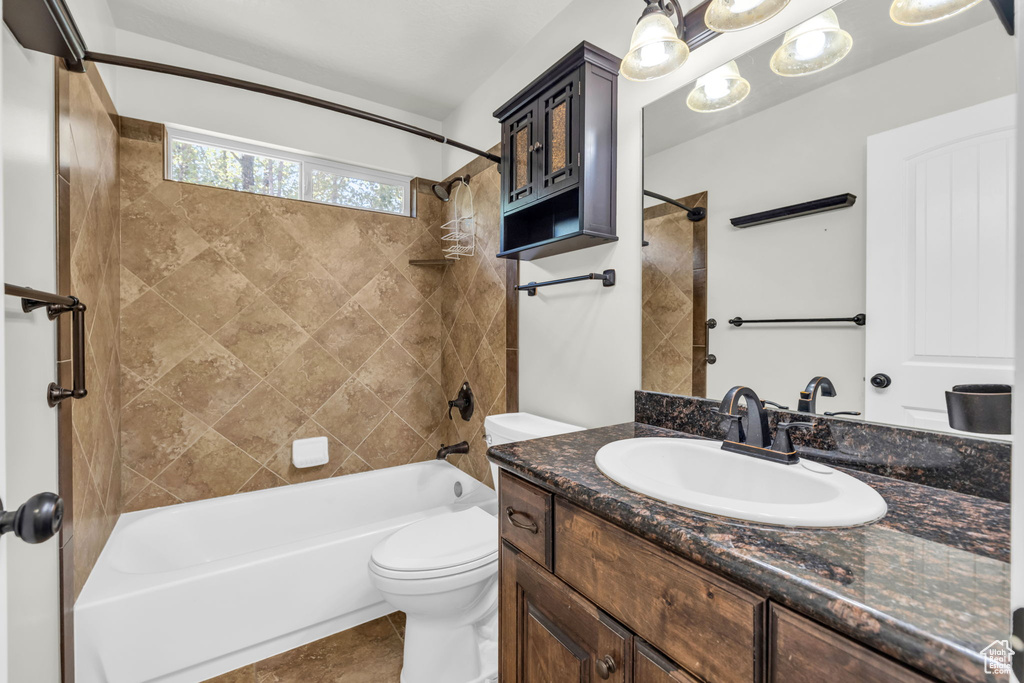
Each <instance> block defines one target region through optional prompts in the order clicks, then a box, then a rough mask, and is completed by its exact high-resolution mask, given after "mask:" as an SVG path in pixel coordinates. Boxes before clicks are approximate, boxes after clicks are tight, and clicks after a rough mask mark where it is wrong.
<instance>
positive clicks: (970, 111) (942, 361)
mask: <svg viewBox="0 0 1024 683" xmlns="http://www.w3.org/2000/svg"><path fill="white" fill-rule="evenodd" d="M1015 120H1016V97H1015V96H1013V95H1011V96H1008V97H1004V98H1000V99H998V100H993V101H991V102H986V103H984V104H980V105H977V106H974V107H969V108H967V109H961V110H959V111H955V112H952V113H950V114H945V115H942V116H938V117H935V118H933V119H927V120H925V121H920V122H918V123H913V124H911V125H909V126H904V127H902V128H897V129H895V130H891V131H887V132H885V133H880V134H878V135H873V136H871V137H869V138H868V164H867V169H868V177H867V328H866V337H867V338H866V343H867V348H866V358H865V363H866V365H865V369H866V373H865V374H866V377H865V381H866V382H868V386H867V388H866V400H865V417H866V419H868V420H871V421H876V422H888V423H894V424H902V425H907V426H911V427H917V428H922V429H940V430H945V431H951V430H950V427H949V423H948V421H947V417H946V404H945V393H944V392H945V391H946V390H948V389H949V388H951V387H952V386H953V385H954V384H977V383H997V384H1012V377H1013V343H1014V339H1013V321H1014V317H1013V315H1014V301H1013V299H1014V297H1013V283H1014V278H1013V271H1014V268H1013V259H1014V225H1015V220H1014V219H1015V215H1014V211H1015V191H1014V178H1015V148H1014V146H1015ZM878 373H882V374H885V375H888V376H889V377H890V378H891V380H892V383H891V385H890V386H888V387H887V388H884V389H878V388H875V387H873V386H871V384H870V382H871V378H872V376H874V375H876V374H878Z"/></svg>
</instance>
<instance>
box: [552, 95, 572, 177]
mask: <svg viewBox="0 0 1024 683" xmlns="http://www.w3.org/2000/svg"><path fill="white" fill-rule="evenodd" d="M568 115H569V104H568V103H567V102H562V103H560V104H558V105H557V106H556V107H555V108H554V109H552V110H551V156H550V161H549V163H550V168H551V171H552V172H554V171H560V170H561V169H563V168H565V167H566V166H568V165H569V127H568V125H567V124H568Z"/></svg>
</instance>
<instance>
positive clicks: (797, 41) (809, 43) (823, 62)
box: [771, 10, 853, 76]
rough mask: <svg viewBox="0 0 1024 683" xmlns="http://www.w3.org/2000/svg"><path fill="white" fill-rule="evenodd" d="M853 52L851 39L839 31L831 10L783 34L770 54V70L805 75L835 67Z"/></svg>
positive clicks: (790, 74) (835, 17)
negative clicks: (779, 45)
mask: <svg viewBox="0 0 1024 683" xmlns="http://www.w3.org/2000/svg"><path fill="white" fill-rule="evenodd" d="M852 49H853V36H851V35H850V34H849V33H847V32H846V31H844V30H843V29H841V28H839V17H837V16H836V13H835V11H834V10H825V11H824V12H822V13H821V14H819V15H818V16H816V17H814V18H813V19H808V20H807V21H805V22H804V23H802V24H800V25H799V26H797V27H795V28H792V29H790V30H789V31H786V36H785V38H783V39H782V46H781V47H779V49H778V50H776V51H775V54H774V55H772V61H771V67H772V71H774V72H775V73H777V74H778V75H780V76H807V75H809V74H813V73H817V72H819V71H824V70H825V69H827V68H829V67H832V66H835V65H836V64H838V63H839V62H840V61H842V59H843V58H844V57H846V55H848V54H850V50H852Z"/></svg>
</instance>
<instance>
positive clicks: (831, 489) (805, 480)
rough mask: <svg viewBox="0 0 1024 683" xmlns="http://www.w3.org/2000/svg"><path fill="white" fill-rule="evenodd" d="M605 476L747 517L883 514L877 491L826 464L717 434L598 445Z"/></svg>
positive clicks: (829, 519) (833, 518)
mask: <svg viewBox="0 0 1024 683" xmlns="http://www.w3.org/2000/svg"><path fill="white" fill-rule="evenodd" d="M596 462H597V467H598V469H600V470H601V472H603V473H604V474H605V476H607V477H608V478H609V479H611V480H613V481H615V482H617V483H619V484H621V485H622V486H625V487H626V488H628V489H632V490H633V491H636V492H638V493H643V494H645V495H648V496H650V497H652V498H657V499H658V500H661V501H664V502H666V503H672V504H673V505H681V506H683V507H686V508H690V509H692V510H699V511H701V512H708V513H711V514H714V515H722V516H724V517H733V518H735V519H742V520H745V521H748V522H759V523H762V524H776V525H781V526H790V527H845V526H856V525H858V524H866V523H868V522H873V521H875V520H877V519H881V518H882V517H884V516H885V512H886V510H887V506H886V504H885V500H884V499H883V498H882V496H880V495H878V492H877V491H875V490H874V489H873V488H871V487H870V486H868V485H867V484H865V483H864V482H862V481H860V480H858V479H854V478H853V477H851V476H850V475H848V474H844V473H843V472H840V471H838V470H835V469H832V468H831V467H827V466H825V465H821V464H819V463H816V462H810V461H807V460H801V461H800V462H799V463H797V464H795V465H782V464H779V463H774V462H770V461H767V460H760V459H758V458H753V457H751V456H749V455H742V454H740V453H731V452H729V451H723V450H722V442H721V441H703V440H697V439H673V438H649V439H625V440H623V441H616V442H614V443H610V444H608V445H607V446H604V447H603V448H601V450H599V451H598V452H597V457H596Z"/></svg>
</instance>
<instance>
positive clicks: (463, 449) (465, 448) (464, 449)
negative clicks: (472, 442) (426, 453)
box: [437, 441, 469, 460]
mask: <svg viewBox="0 0 1024 683" xmlns="http://www.w3.org/2000/svg"><path fill="white" fill-rule="evenodd" d="M455 453H469V442H468V441H463V442H462V443H456V444H452V445H451V446H445V445H444V444H441V447H440V448H439V449H437V459H438V460H447V459H448V456H449V455H453V454H455Z"/></svg>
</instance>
